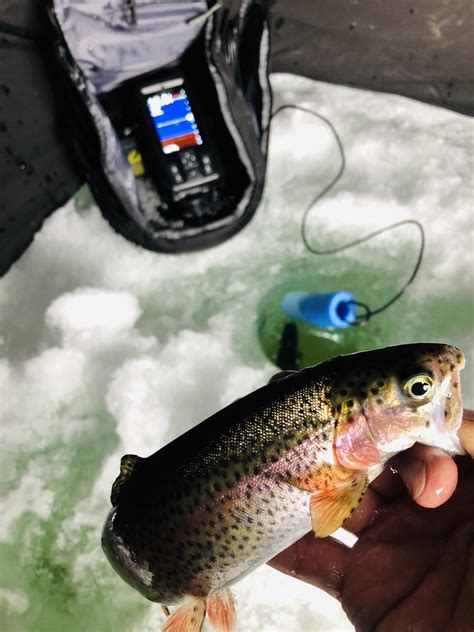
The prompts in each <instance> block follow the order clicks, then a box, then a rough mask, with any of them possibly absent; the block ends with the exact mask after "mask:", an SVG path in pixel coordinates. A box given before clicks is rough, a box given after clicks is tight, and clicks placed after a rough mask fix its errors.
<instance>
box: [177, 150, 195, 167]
mask: <svg viewBox="0 0 474 632" xmlns="http://www.w3.org/2000/svg"><path fill="white" fill-rule="evenodd" d="M179 158H180V160H181V164H182V165H183V167H184V169H195V168H196V167H197V166H198V162H197V158H196V156H195V154H193V153H192V152H190V151H185V152H183V153H182V154H181V155H180V157H179Z"/></svg>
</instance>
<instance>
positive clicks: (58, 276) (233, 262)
mask: <svg viewBox="0 0 474 632" xmlns="http://www.w3.org/2000/svg"><path fill="white" fill-rule="evenodd" d="M272 83H273V88H274V92H275V101H276V105H279V104H282V103H297V104H299V105H303V106H305V107H308V108H311V109H314V110H315V111H317V112H319V113H320V114H323V115H324V116H326V117H328V118H329V119H330V120H331V121H332V123H333V124H334V125H335V127H336V128H337V130H338V131H339V133H340V136H341V139H342V142H343V144H344V147H345V150H346V155H347V169H346V172H345V174H344V176H343V178H342V180H341V181H340V182H339V183H338V184H337V186H336V187H335V188H334V189H333V190H332V191H331V192H330V193H329V194H328V195H327V196H326V197H325V198H324V199H323V200H321V201H320V202H319V204H318V205H317V206H316V207H315V208H314V209H313V211H312V214H311V216H310V220H309V234H310V236H311V239H312V240H313V241H314V244H315V245H319V246H322V247H330V246H334V245H337V244H343V243H344V242H346V241H348V240H350V239H354V238H355V237H357V236H361V235H363V234H366V233H367V232H370V231H371V230H374V229H375V228H377V227H382V226H385V225H386V224H388V223H390V222H394V221H399V220H401V219H405V218H416V219H418V220H420V221H421V222H422V223H423V225H424V227H425V230H426V235H427V244H426V253H425V257H424V260H423V263H422V266H421V269H420V271H419V274H418V276H417V278H416V280H415V282H414V283H413V284H412V285H411V286H410V288H409V290H408V291H407V293H406V294H405V295H404V296H403V298H402V299H400V301H398V302H397V303H396V304H395V305H394V306H393V307H392V308H390V309H389V310H387V312H385V313H384V314H381V315H380V316H378V317H375V318H374V320H373V321H372V322H371V323H370V324H369V325H367V326H366V327H365V328H360V333H358V332H357V331H356V332H354V333H352V334H351V335H355V336H359V335H360V336H364V338H363V341H364V342H363V345H362V346H363V347H365V348H369V347H371V346H372V347H376V346H383V345H384V344H398V343H405V342H415V341H427V340H439V341H446V342H450V343H452V344H457V345H459V346H461V347H462V348H463V349H464V350H465V352H466V355H467V367H466V369H465V371H464V372H463V384H464V399H465V403H466V404H467V405H470V406H471V407H472V406H473V405H474V399H473V397H474V392H473V387H472V384H473V379H472V377H473V372H472V363H473V360H474V357H473V349H472V338H471V337H470V328H471V326H472V317H473V305H472V294H471V290H472V287H473V278H472V277H473V242H472V237H473V233H472V219H471V217H472V197H471V196H472V188H471V184H472V171H471V169H472V163H471V160H472V134H473V123H472V121H471V120H470V119H468V118H466V117H463V116H461V115H457V114H454V113H451V112H448V111H444V110H442V109H436V108H434V107H430V106H426V105H423V104H419V103H416V102H414V101H410V100H407V99H403V98H399V97H395V96H389V95H381V94H374V93H370V92H362V91H357V90H354V89H349V88H344V87H336V86H331V85H326V84H321V83H315V82H312V81H309V80H306V79H301V78H296V77H291V76H287V75H277V76H274V77H273V80H272ZM338 161H339V155H338V152H337V147H336V144H335V141H334V138H333V136H332V135H331V133H330V131H329V130H328V128H327V126H326V125H325V124H324V123H323V122H322V121H320V120H316V119H314V118H313V117H311V116H309V115H307V114H304V113H301V112H294V111H285V112H284V113H281V114H280V115H279V117H278V118H277V119H275V120H274V122H273V127H272V134H271V143H270V162H269V170H268V178H267V187H266V192H265V196H264V200H263V202H262V204H261V206H260V208H259V210H258V212H257V214H256V216H255V218H254V220H253V221H252V222H251V223H250V224H249V226H248V227H246V228H245V229H244V230H243V231H242V232H241V233H239V234H238V235H237V236H236V237H234V238H233V239H231V240H230V241H228V242H226V243H223V244H222V245H220V246H218V247H216V248H212V249H210V250H206V251H203V252H198V253H193V254H187V255H180V256H169V255H159V254H155V253H152V252H147V251H145V250H143V249H141V248H139V247H137V246H135V245H133V244H132V243H129V242H127V241H126V240H125V239H124V238H122V237H121V236H120V235H118V234H116V233H115V232H114V231H113V230H112V229H111V228H110V226H109V225H108V224H107V222H106V221H105V220H104V219H103V218H102V216H101V214H100V212H99V211H98V209H97V208H96V207H95V206H94V205H93V204H87V192H84V191H82V192H81V194H80V195H78V197H77V199H76V200H72V201H71V202H70V203H68V204H66V206H64V207H63V208H61V209H59V210H58V211H57V212H56V213H54V214H53V215H52V217H51V218H50V219H49V220H48V221H47V222H46V224H45V225H44V227H43V229H42V230H41V231H40V232H39V233H38V235H37V236H36V238H35V241H34V243H33V245H32V246H31V247H30V248H29V250H28V251H27V253H26V254H25V255H24V256H23V257H22V259H21V260H20V261H18V262H17V263H16V265H15V266H14V267H13V268H12V269H11V270H10V272H9V273H8V274H7V275H6V276H5V277H4V278H3V279H2V280H1V281H0V402H1V404H0V435H1V437H0V445H1V450H2V454H1V486H2V494H3V498H2V508H1V511H2V517H1V521H0V555H1V563H0V628H1V629H2V630H7V631H11V632H22V631H31V632H33V631H34V632H38V631H47V632H56V631H59V630H61V631H63V630H66V631H67V632H75V631H76V630H77V631H78V632H79V631H81V632H84V631H91V632H108V631H110V632H112V630H113V631H114V632H120V631H123V632H130V631H136V632H147V631H150V632H151V631H153V632H156V630H158V629H159V625H160V622H161V620H162V614H161V610H160V608H159V606H157V605H152V604H150V603H149V602H147V601H146V600H145V599H143V598H142V597H141V596H140V595H139V594H138V593H136V592H135V591H134V590H133V589H131V588H130V587H128V586H127V585H126V584H125V583H124V582H123V581H122V580H121V579H120V578H119V577H118V576H117V575H116V574H115V572H114V571H113V570H112V568H111V567H110V566H109V564H108V562H107V561H106V559H105V557H104V555H103V553H102V551H101V548H100V533H101V528H102V524H103V521H104V519H105V516H106V514H107V512H108V510H109V506H110V503H109V494H110V487H111V484H112V481H113V480H114V478H115V476H116V475H117V473H118V466H119V459H120V457H121V456H122V455H123V454H125V453H137V454H139V455H141V456H146V455H148V454H150V453H152V452H155V451H156V450H157V449H159V448H160V447H161V446H163V445H164V444H166V443H167V442H168V441H170V440H171V439H173V438H174V437H176V436H178V435H179V434H181V433H182V432H184V431H185V430H187V429H188V428H190V427H192V426H193V425H194V424H196V423H198V422H199V421H201V420H202V419H204V418H205V417H207V416H209V415H210V414H212V413H213V412H215V411H216V410H218V409H220V408H221V407H223V406H224V405H226V404H228V403H230V402H231V401H233V400H234V399H236V398H238V397H240V396H242V395H244V394H246V393H248V392H249V391H251V390H253V389H255V388H257V387H259V386H261V385H262V384H264V383H265V382H266V381H267V379H268V378H269V377H270V376H271V375H272V373H274V372H275V370H276V369H275V366H273V365H272V364H271V363H270V362H269V361H268V359H267V358H266V356H265V355H264V354H263V352H262V349H261V347H260V345H259V342H258V340H259V338H258V334H257V322H258V318H259V316H261V314H259V310H262V303H261V299H262V297H263V296H264V295H266V294H267V293H268V292H271V290H272V288H275V287H277V286H278V285H279V284H281V283H282V282H284V283H287V284H290V285H291V284H292V283H294V284H295V285H296V286H298V284H299V285H300V286H301V285H304V286H305V287H308V286H310V287H314V289H318V288H319V289H323V290H326V289H347V290H350V291H352V292H353V293H354V294H355V295H356V296H357V298H359V299H360V300H363V301H366V302H368V303H369V304H370V305H372V306H373V307H376V306H378V305H379V304H381V303H383V302H384V301H385V300H388V299H389V298H390V297H391V296H392V295H393V294H394V293H395V291H396V290H397V289H398V288H399V287H400V286H401V284H402V283H403V282H404V281H405V280H406V279H407V278H408V277H409V275H410V273H411V270H412V268H413V265H414V262H415V260H416V254H417V248H418V234H417V233H416V231H414V230H413V229H410V228H406V227H405V228H400V229H398V230H397V231H393V232H391V233H388V234H385V235H383V236H380V237H379V238H377V239H374V240H372V241H371V242H369V243H367V244H364V245H363V246H361V247H359V248H353V249H351V250H349V251H346V252H344V253H341V254H339V255H335V256H332V257H316V256H314V255H311V254H309V253H308V252H306V251H305V249H304V247H303V244H302V241H301V237H300V222H301V216H302V211H303V209H304V207H305V206H306V204H308V202H309V201H310V200H311V198H312V197H313V196H314V195H315V193H317V191H319V190H321V189H322V188H323V187H324V186H325V185H326V184H327V182H328V181H329V180H330V179H331V178H332V177H333V175H334V173H335V172H336V171H337V168H338V164H339V163H338ZM295 289H298V287H296V288H295ZM235 593H236V597H237V603H238V626H237V629H238V631H240V632H244V631H245V632H280V631H285V632H310V631H311V632H312V631H316V630H340V631H343V630H351V629H352V627H351V625H350V624H349V622H348V621H347V619H346V618H345V615H344V614H343V612H342V611H341V608H340V607H339V604H338V603H337V602H336V601H335V600H334V599H332V598H331V597H329V596H327V595H326V594H324V593H322V592H320V591H318V590H316V589H315V588H313V587H311V586H308V585H305V584H302V583H301V582H298V581H297V580H295V579H292V578H288V577H286V576H284V575H282V574H279V573H278V572H276V571H274V570H272V569H270V568H268V567H261V568H260V569H258V570H257V571H256V572H255V573H253V574H252V575H251V576H249V577H248V578H246V579H245V580H243V581H242V582H240V584H238V585H237V586H236V587H235Z"/></svg>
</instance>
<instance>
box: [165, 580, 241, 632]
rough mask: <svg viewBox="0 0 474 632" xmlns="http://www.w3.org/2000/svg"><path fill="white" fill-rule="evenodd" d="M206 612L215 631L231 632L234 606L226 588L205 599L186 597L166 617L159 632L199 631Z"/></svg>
mask: <svg viewBox="0 0 474 632" xmlns="http://www.w3.org/2000/svg"><path fill="white" fill-rule="evenodd" d="M206 612H207V616H208V617H209V621H210V623H211V626H212V628H213V629H214V630H215V631H216V632H232V630H233V628H234V624H235V606H234V599H233V597H232V593H231V592H230V590H229V589H228V588H226V589H224V590H220V591H219V592H217V593H215V594H214V595H211V596H210V597H208V598H207V599H197V598H195V597H191V598H190V599H187V600H186V601H185V603H184V604H183V605H182V606H180V607H179V608H177V609H176V610H175V611H174V612H173V613H172V614H170V616H169V617H167V619H166V621H165V623H164V625H163V627H162V628H161V632H201V630H202V626H203V624H204V617H205V616H206Z"/></svg>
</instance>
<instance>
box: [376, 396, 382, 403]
mask: <svg viewBox="0 0 474 632" xmlns="http://www.w3.org/2000/svg"><path fill="white" fill-rule="evenodd" d="M375 401H376V402H377V404H379V405H381V404H383V399H382V398H380V397H378V398H377V399H376V400H375Z"/></svg>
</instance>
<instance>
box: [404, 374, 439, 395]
mask: <svg viewBox="0 0 474 632" xmlns="http://www.w3.org/2000/svg"><path fill="white" fill-rule="evenodd" d="M404 388H405V391H406V392H407V393H408V395H409V396H410V397H411V398H412V399H416V400H418V401H421V400H424V399H428V397H429V396H430V395H431V391H432V390H433V380H432V379H431V378H430V376H429V375H415V376H414V377H411V378H410V379H409V380H407V382H406V383H405V386H404Z"/></svg>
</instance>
